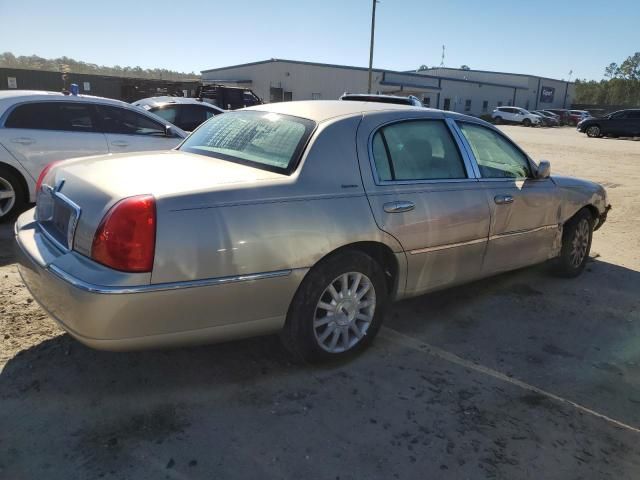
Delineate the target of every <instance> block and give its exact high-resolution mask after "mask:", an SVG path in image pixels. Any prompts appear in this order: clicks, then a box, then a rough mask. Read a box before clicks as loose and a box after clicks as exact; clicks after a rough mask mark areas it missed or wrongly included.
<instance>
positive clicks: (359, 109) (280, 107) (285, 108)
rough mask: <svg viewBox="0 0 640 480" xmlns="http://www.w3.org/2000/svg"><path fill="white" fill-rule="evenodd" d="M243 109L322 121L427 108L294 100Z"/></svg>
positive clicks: (338, 101) (392, 104) (340, 101)
mask: <svg viewBox="0 0 640 480" xmlns="http://www.w3.org/2000/svg"><path fill="white" fill-rule="evenodd" d="M244 110H258V111H264V112H273V113H280V114H283V115H293V116H295V117H302V118H308V119H309V120H313V121H315V122H323V121H325V120H329V119H331V118H335V117H343V116H351V115H361V114H363V113H366V112H381V111H390V110H391V111H394V110H418V111H421V110H428V109H426V108H424V107H412V106H410V105H398V104H395V103H380V102H345V101H342V100H301V101H295V102H278V103H266V104H262V105H254V106H253V107H248V108H245V109H244Z"/></svg>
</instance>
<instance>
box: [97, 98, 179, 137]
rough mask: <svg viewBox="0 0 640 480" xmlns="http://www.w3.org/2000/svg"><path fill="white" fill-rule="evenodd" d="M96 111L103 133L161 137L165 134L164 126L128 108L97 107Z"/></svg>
mask: <svg viewBox="0 0 640 480" xmlns="http://www.w3.org/2000/svg"><path fill="white" fill-rule="evenodd" d="M98 111H99V112H100V117H101V120H102V130H103V131H104V132H105V133H120V134H125V135H150V136H162V137H164V136H165V135H166V134H167V130H166V128H165V126H164V125H162V124H161V123H158V122H154V121H153V120H151V119H150V118H148V117H147V116H145V115H142V114H140V113H137V112H134V111H132V110H129V109H128V108H120V107H113V106H110V105H98Z"/></svg>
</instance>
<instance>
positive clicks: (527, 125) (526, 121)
mask: <svg viewBox="0 0 640 480" xmlns="http://www.w3.org/2000/svg"><path fill="white" fill-rule="evenodd" d="M522 124H523V125H524V126H525V127H530V126H531V120H529V119H528V118H525V119H524V120H523V121H522Z"/></svg>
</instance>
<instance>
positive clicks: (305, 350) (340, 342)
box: [281, 251, 389, 361]
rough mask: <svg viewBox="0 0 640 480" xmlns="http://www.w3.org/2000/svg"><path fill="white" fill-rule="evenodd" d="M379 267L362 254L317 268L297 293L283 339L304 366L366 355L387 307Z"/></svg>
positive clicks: (334, 259) (335, 258) (341, 256)
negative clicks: (319, 361) (313, 362)
mask: <svg viewBox="0 0 640 480" xmlns="http://www.w3.org/2000/svg"><path fill="white" fill-rule="evenodd" d="M388 298H389V297H388V293H387V284H386V280H385V277H384V273H383V271H382V268H381V267H380V265H379V264H378V263H377V262H376V261H375V260H373V259H372V258H371V257H369V256H368V255H366V254H364V253H362V252H359V251H348V252H341V253H338V254H336V255H334V256H332V257H329V258H328V259H326V260H324V261H323V262H322V263H320V264H318V265H317V266H315V267H314V268H313V269H312V270H311V271H310V272H309V273H308V274H307V276H306V277H305V279H304V280H303V281H302V284H301V285H300V287H299V288H298V291H297V292H296V294H295V296H294V298H293V301H292V302H291V306H290V307H289V312H288V313H287V320H286V323H285V326H284V329H283V330H282V333H281V338H282V341H283V343H284V346H285V347H286V348H287V349H288V350H289V351H290V352H292V353H293V354H294V355H295V356H296V357H298V358H301V359H302V360H305V361H317V360H329V359H339V358H343V357H345V356H347V355H350V354H352V353H354V352H356V351H359V350H362V349H363V348H365V347H366V346H367V345H369V344H370V343H371V341H372V340H373V338H374V337H375V336H376V334H377V333H378V330H379V329H380V326H381V324H382V320H383V318H384V315H385V311H386V308H387V305H388Z"/></svg>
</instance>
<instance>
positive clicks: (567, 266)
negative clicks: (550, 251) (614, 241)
mask: <svg viewBox="0 0 640 480" xmlns="http://www.w3.org/2000/svg"><path fill="white" fill-rule="evenodd" d="M592 238H593V216H592V215H591V212H589V210H587V209H586V208H583V209H582V210H580V211H579V212H578V213H576V214H575V215H574V217H573V218H572V219H571V220H569V221H568V222H567V223H566V224H565V225H564V230H563V232H562V249H561V251H560V256H559V257H558V259H557V260H556V273H557V274H559V275H560V276H563V277H569V278H571V277H577V276H578V275H580V273H582V270H584V267H585V265H586V264H587V261H588V260H589V252H590V251H591V240H592Z"/></svg>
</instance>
